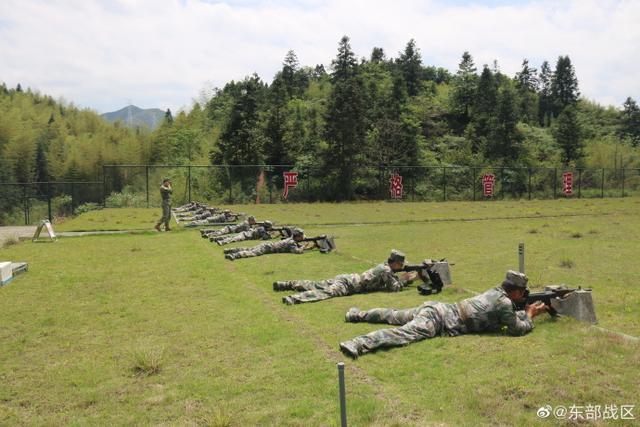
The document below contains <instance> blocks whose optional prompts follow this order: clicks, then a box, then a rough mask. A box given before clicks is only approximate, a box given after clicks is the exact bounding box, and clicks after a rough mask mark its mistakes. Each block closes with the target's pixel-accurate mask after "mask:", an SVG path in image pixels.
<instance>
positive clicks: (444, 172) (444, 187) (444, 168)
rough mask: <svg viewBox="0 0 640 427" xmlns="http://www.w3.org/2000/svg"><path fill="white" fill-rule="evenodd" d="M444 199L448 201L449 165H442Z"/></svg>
mask: <svg viewBox="0 0 640 427" xmlns="http://www.w3.org/2000/svg"><path fill="white" fill-rule="evenodd" d="M442 201H444V202H446V201H447V167H446V166H443V167H442Z"/></svg>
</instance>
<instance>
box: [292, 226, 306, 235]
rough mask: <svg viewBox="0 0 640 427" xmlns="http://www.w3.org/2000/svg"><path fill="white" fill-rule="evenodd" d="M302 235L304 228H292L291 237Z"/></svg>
mask: <svg viewBox="0 0 640 427" xmlns="http://www.w3.org/2000/svg"><path fill="white" fill-rule="evenodd" d="M297 236H304V230H303V229H302V228H298V227H296V228H294V229H293V230H292V231H291V237H297Z"/></svg>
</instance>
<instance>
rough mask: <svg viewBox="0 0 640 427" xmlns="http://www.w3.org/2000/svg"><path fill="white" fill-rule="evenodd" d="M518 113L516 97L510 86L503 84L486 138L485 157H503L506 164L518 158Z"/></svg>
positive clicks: (519, 155) (520, 145)
mask: <svg viewBox="0 0 640 427" xmlns="http://www.w3.org/2000/svg"><path fill="white" fill-rule="evenodd" d="M517 123H518V114H517V107H516V97H515V93H514V91H513V89H512V88H511V87H510V86H508V85H507V86H504V87H502V88H501V89H500V92H499V94H498V101H497V107H496V114H495V123H494V124H493V126H492V129H491V135H490V137H489V140H488V145H487V151H486V157H487V158H488V159H492V160H498V159H503V161H504V162H505V163H507V164H513V163H514V162H516V161H518V160H520V157H521V155H522V149H523V147H522V139H523V138H522V134H521V133H520V131H519V130H518V128H517Z"/></svg>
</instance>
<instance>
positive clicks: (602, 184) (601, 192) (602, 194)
mask: <svg viewBox="0 0 640 427" xmlns="http://www.w3.org/2000/svg"><path fill="white" fill-rule="evenodd" d="M600 185H601V186H602V187H601V190H600V198H601V199H604V168H602V182H601V183H600Z"/></svg>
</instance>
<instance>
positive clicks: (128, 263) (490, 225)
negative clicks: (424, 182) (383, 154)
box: [0, 198, 640, 426]
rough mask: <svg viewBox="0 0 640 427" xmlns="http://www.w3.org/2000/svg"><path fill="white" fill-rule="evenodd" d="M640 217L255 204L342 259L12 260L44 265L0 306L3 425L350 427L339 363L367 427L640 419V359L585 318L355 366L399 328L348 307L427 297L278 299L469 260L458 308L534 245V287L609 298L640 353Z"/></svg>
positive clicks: (569, 209)
mask: <svg viewBox="0 0 640 427" xmlns="http://www.w3.org/2000/svg"><path fill="white" fill-rule="evenodd" d="M639 206H640V199H635V198H627V199H615V200H613V199H608V200H581V201H577V200H570V201H565V200H562V201H545V202H532V203H531V204H529V203H524V202H504V203H502V202H498V203H495V202H491V203H448V204H441V203H432V204H429V203H425V204H419V203H415V204H413V203H405V204H397V203H372V204H365V203H362V204H339V205H328V204H315V205H313V204H312V205H302V204H300V205H298V204H296V205H259V206H242V207H238V209H240V210H244V211H246V212H250V213H252V214H255V215H257V216H258V218H259V219H273V220H275V221H277V222H279V223H281V224H283V223H296V224H301V225H304V226H305V229H306V231H307V233H308V234H319V233H331V234H334V235H335V236H337V239H336V242H337V244H338V251H336V252H334V253H330V254H326V255H322V254H319V253H317V252H316V253H308V254H304V255H299V256H297V255H270V256H264V257H260V258H253V259H246V260H239V261H235V262H229V261H225V260H224V259H223V257H222V250H221V248H219V247H218V246H216V245H212V244H210V243H209V242H208V241H205V240H204V239H201V238H200V237H199V233H197V232H196V231H193V230H184V231H182V230H180V231H178V232H173V233H156V232H148V233H142V234H135V235H114V236H90V237H81V238H62V239H60V240H59V241H58V242H56V243H41V244H33V243H20V244H17V245H12V246H10V247H8V248H6V249H1V250H0V254H1V256H0V258H2V259H11V260H26V261H28V262H29V272H28V273H27V274H25V275H22V276H19V277H17V278H16V279H15V280H14V281H13V282H11V283H10V284H9V285H8V286H5V287H2V288H0V384H1V386H0V424H2V425H4V424H35V425H41V424H45V425H59V424H72V425H94V424H100V425H103V424H115V425H131V424H170V425H174V424H180V425H183V424H204V425H220V426H224V425H263V424H267V425H336V424H338V423H339V415H338V405H337V403H338V398H337V370H336V367H335V364H336V363H337V362H339V361H345V363H346V365H347V367H346V375H347V392H348V416H349V422H350V423H351V424H353V425H431V424H438V425H442V424H445V425H478V424H484V425H489V424H491V425H495V424H497V425H509V424H515V425H547V424H548V423H549V422H550V421H549V420H546V421H544V420H539V419H538V418H537V417H536V410H537V409H538V408H539V407H541V406H543V405H546V404H551V405H554V406H555V405H565V406H569V405H571V404H576V405H587V404H594V405H595V404H600V405H605V404H612V403H616V404H618V405H620V404H636V408H637V407H638V404H639V403H640V402H638V397H637V391H638V382H637V367H638V365H639V363H640V351H639V350H640V344H638V343H637V342H633V341H627V340H624V339H622V338H620V337H618V336H616V335H611V334H607V333H604V332H601V331H599V330H596V329H594V328H591V327H589V326H587V325H584V324H581V323H579V322H576V321H573V320H571V319H562V320H556V321H554V320H549V319H548V318H544V317H543V318H541V319H536V321H535V323H536V328H535V330H534V331H533V332H532V333H531V334H529V335H526V336H524V337H520V338H512V337H506V336H501V335H467V336H462V337H457V338H435V339H433V340H430V341H425V342H421V343H417V344H413V345H410V346H408V347H405V348H397V349H393V350H389V351H381V352H377V353H374V354H370V355H366V356H364V357H362V358H360V359H358V360H357V361H351V360H345V358H344V357H343V356H342V355H341V354H340V352H339V351H338V343H339V342H340V341H343V340H346V339H349V338H351V337H354V336H356V335H359V334H361V333H365V332H368V331H372V330H375V329H378V328H379V327H380V325H369V324H346V323H344V320H343V319H344V313H345V312H346V310H347V309H348V308H349V307H352V306H358V307H360V308H363V309H366V308H372V307H385V306H391V307H398V308H405V307H412V306H416V305H419V304H420V303H421V302H423V301H424V300H425V299H427V298H426V297H421V296H420V295H418V293H417V292H416V290H415V289H414V288H411V289H409V290H407V291H405V292H401V293H398V294H386V293H374V294H369V295H356V296H352V297H345V298H334V299H332V300H329V301H324V302H320V303H315V304H303V305H299V306H285V305H283V304H282V303H281V302H280V298H281V297H282V295H283V294H282V293H275V292H273V291H272V290H271V283H272V282H273V281H274V280H286V279H295V278H311V279H321V278H327V277H331V276H333V275H335V274H339V273H344V272H354V271H363V270H365V269H367V268H369V267H370V266H371V264H373V263H377V262H380V261H382V260H384V259H386V257H387V256H388V253H389V250H390V249H391V248H397V249H401V250H403V251H405V252H406V253H407V255H408V258H409V261H419V260H421V259H422V258H426V257H434V258H435V257H447V258H448V259H450V260H451V261H452V262H455V264H456V265H455V266H454V267H453V278H454V281H455V285H454V286H450V287H447V288H445V290H444V291H443V293H442V294H440V295H437V296H436V297H435V298H433V299H437V300H441V301H445V302H451V301H456V300H459V299H462V298H466V297H468V296H470V295H471V294H470V293H469V292H468V291H474V292H481V291H483V290H485V289H487V288H489V287H491V286H494V285H495V284H497V283H499V282H500V281H501V279H502V278H503V275H504V272H505V270H507V269H509V268H516V267H517V265H518V257H517V246H518V243H519V242H525V244H526V254H527V259H526V270H527V273H528V275H529V277H530V279H531V282H532V283H533V285H534V286H541V285H543V284H550V283H566V284H567V285H572V286H577V285H581V286H584V287H590V288H592V289H593V291H594V296H593V297H594V302H595V304H596V312H597V315H598V318H599V326H601V327H603V328H607V329H610V330H615V331H620V332H622V333H625V334H630V335H634V336H640V321H639V320H640V319H639V315H638V307H639V306H640V288H638V287H637V278H638V277H639V275H640V267H639V266H638V263H637V261H636V260H637V258H638V252H639V250H638V245H637V243H636V242H637V241H638V238H639V237H640V217H639V216H638V207H639ZM157 216H158V212H157V211H156V210H146V209H121V210H118V209H108V210H103V211H99V212H90V213H88V214H85V215H82V216H80V217H78V218H76V219H73V220H71V221H68V222H67V223H65V224H61V225H60V226H57V228H56V230H72V229H76V230H79V229H91V227H95V228H93V229H118V228H131V229H142V228H149V227H150V226H152V225H153V223H154V221H155V220H156V217H157ZM506 217H510V218H513V219H508V220H505V219H491V218H506ZM517 217H527V218H517ZM455 218H458V219H466V220H465V221H462V220H461V221H450V220H451V219H455ZM469 219H482V220H478V221H469ZM444 220H446V221H444ZM362 223H375V224H372V225H367V226H363V225H361V224H362ZM322 224H325V225H322ZM326 224H335V225H326ZM531 230H536V232H535V233H531ZM577 233H580V235H581V237H580V238H576V237H573V235H575V234H577ZM567 260H569V261H571V262H572V263H573V264H572V267H571V268H566V267H562V266H561V263H562V262H563V261H567ZM545 317H546V316H545ZM636 412H637V409H636ZM636 416H637V415H636Z"/></svg>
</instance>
